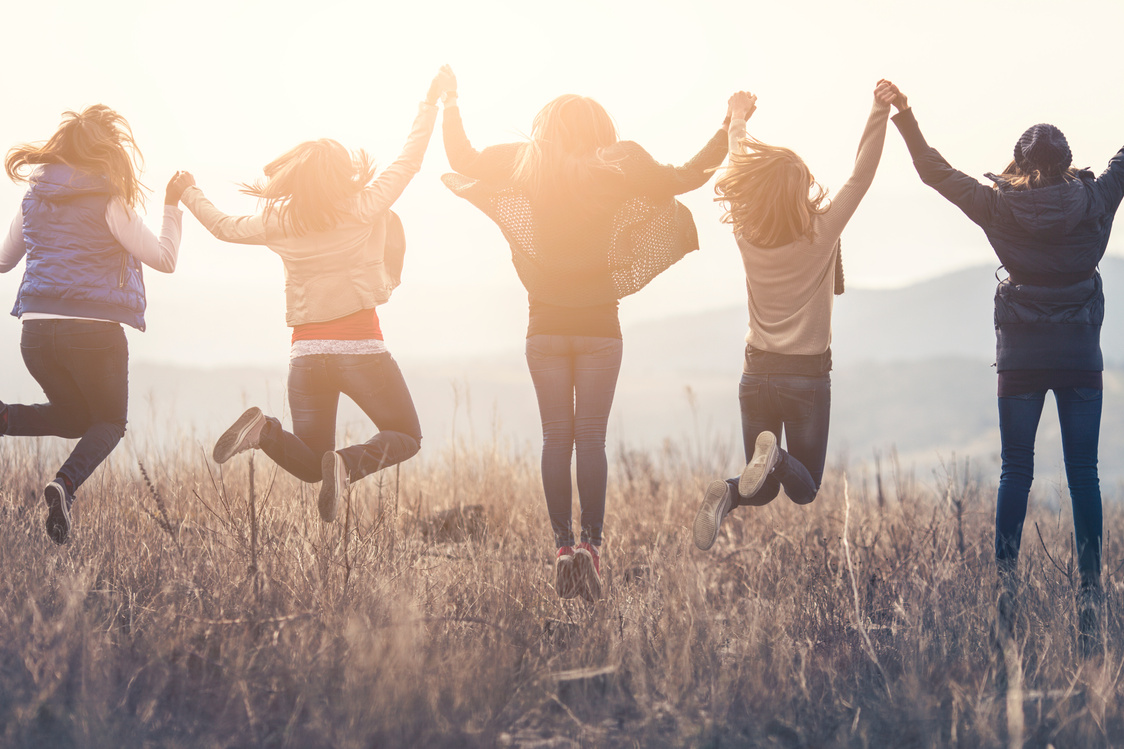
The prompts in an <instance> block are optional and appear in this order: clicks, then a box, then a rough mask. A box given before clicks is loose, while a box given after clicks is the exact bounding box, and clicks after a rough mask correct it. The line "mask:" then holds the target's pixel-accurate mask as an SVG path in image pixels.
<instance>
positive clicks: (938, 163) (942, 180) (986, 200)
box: [893, 93, 998, 226]
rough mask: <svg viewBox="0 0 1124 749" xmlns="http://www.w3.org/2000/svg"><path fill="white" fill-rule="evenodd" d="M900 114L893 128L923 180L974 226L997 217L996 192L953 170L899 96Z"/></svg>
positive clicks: (897, 105)
mask: <svg viewBox="0 0 1124 749" xmlns="http://www.w3.org/2000/svg"><path fill="white" fill-rule="evenodd" d="M894 105H895V106H896V107H897V108H898V113H897V114H896V115H894V118H893V119H894V125H896V126H897V128H898V132H900V133H901V134H902V138H904V139H905V145H906V147H907V148H908V149H909V155H910V157H912V158H913V167H914V168H915V169H916V170H917V174H918V175H919V176H920V177H921V181H922V182H924V183H925V184H926V185H928V186H929V187H932V188H933V189H934V190H936V191H937V192H939V193H940V194H941V195H943V196H944V197H945V198H946V199H947V200H948V201H949V202H951V203H952V204H953V205H955V206H956V207H957V208H959V209H960V210H961V211H963V212H964V215H965V216H967V217H968V218H970V219H971V220H972V221H974V222H975V223H977V224H979V225H981V226H984V225H986V224H987V223H988V222H989V221H990V218H991V216H992V215H993V214H994V211H995V206H996V204H997V202H998V197H997V196H996V194H995V190H994V189H992V188H990V187H985V186H984V185H982V184H980V183H979V181H978V180H976V179H975V178H974V177H970V176H969V175H967V174H965V173H964V172H961V171H959V170H957V169H953V168H952V166H951V165H950V164H949V163H948V162H947V161H945V159H944V157H943V156H941V155H940V153H939V152H938V151H937V149H935V148H933V147H932V146H930V145H929V144H928V143H926V142H925V136H924V135H922V134H921V128H920V127H918V125H917V120H916V119H915V118H914V116H913V109H912V108H910V106H909V103H908V101H907V100H906V97H905V96H904V95H902V94H900V93H899V98H898V99H896V100H895V101H894Z"/></svg>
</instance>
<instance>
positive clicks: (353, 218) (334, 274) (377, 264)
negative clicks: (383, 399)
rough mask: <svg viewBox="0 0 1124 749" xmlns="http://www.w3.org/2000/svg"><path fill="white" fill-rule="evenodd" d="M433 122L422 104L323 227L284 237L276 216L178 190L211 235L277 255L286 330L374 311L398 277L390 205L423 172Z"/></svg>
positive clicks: (397, 240)
mask: <svg viewBox="0 0 1124 749" xmlns="http://www.w3.org/2000/svg"><path fill="white" fill-rule="evenodd" d="M436 121H437V107H436V106H435V105H432V104H427V103H425V102H422V103H421V105H420V108H419V111H418V115H417V117H416V118H415V119H414V126H413V129H412V130H411V131H410V137H409V139H408V140H407V141H406V146H405V148H403V149H402V154H401V155H400V156H399V157H398V159H397V160H396V161H395V162H394V163H393V164H391V165H390V166H388V167H387V168H386V169H384V170H383V171H382V172H381V173H380V174H379V176H378V177H377V178H376V179H375V181H374V182H372V183H371V185H370V186H369V187H368V188H367V189H365V190H363V191H362V192H360V193H359V194H358V195H356V196H355V199H354V205H353V206H352V210H351V211H350V214H349V216H348V218H346V219H345V220H343V221H342V222H340V223H339V224H338V225H337V226H336V227H335V228H333V229H331V230H329V231H318V232H309V233H307V234H302V235H300V236H288V235H286V234H285V231H284V229H283V228H282V226H281V224H280V222H278V221H277V219H276V217H275V216H269V217H268V218H267V217H265V216H263V215H261V214H258V215H256V216H228V215H226V214H225V213H223V212H222V211H220V210H219V209H218V208H215V206H214V204H212V203H211V201H209V200H207V198H206V196H204V195H203V191H202V190H200V189H199V188H198V187H189V188H188V189H187V190H185V191H184V193H183V198H182V200H183V204H184V205H185V206H186V207H187V209H188V210H189V211H191V213H192V214H193V215H194V216H195V218H197V219H198V220H199V223H201V224H203V226H204V227H205V228H206V229H207V231H209V232H211V234H213V235H215V237H216V238H218V239H221V240H223V241H224V242H236V243H238V244H260V245H265V246H266V247H268V248H269V249H271V250H273V251H274V252H276V253H277V254H278V255H280V256H281V260H282V261H283V262H284V263H285V308H286V312H285V322H286V324H288V325H289V326H290V327H292V326H296V325H303V324H306V323H318V322H328V321H330V320H336V319H338V318H341V317H345V316H347V315H350V314H353V313H355V312H358V311H359V310H363V309H372V308H374V307H376V306H377V305H380V304H383V303H385V302H386V301H387V300H388V299H389V298H390V292H391V291H393V290H394V288H395V287H396V286H398V283H399V281H400V280H401V270H402V253H403V251H404V250H405V237H404V235H403V233H402V223H401V221H399V220H398V217H397V216H396V215H395V214H394V213H393V212H392V211H391V210H390V206H391V205H392V204H393V203H394V201H395V200H397V199H398V196H399V195H401V194H402V191H403V190H405V189H406V185H408V184H409V183H410V179H411V178H413V176H414V175H415V174H417V173H418V170H419V169H421V164H422V157H423V156H425V149H426V147H427V146H428V145H429V138H430V136H431V135H432V134H433V126H434V123H436Z"/></svg>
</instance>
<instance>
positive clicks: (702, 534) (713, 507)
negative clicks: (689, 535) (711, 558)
mask: <svg viewBox="0 0 1124 749" xmlns="http://www.w3.org/2000/svg"><path fill="white" fill-rule="evenodd" d="M733 505H734V488H733V487H732V486H730V485H729V484H728V483H726V482H725V481H723V480H722V479H717V480H715V481H711V482H710V486H708V487H706V494H704V495H703V501H702V504H701V505H700V506H699V512H698V514H697V515H695V546H697V547H698V548H700V549H702V550H703V551H706V550H707V549H709V548H710V547H711V546H714V542H715V541H716V540H718V528H719V526H721V525H722V519H723V518H724V517H726V513H728V512H729V511H730V508H731V507H732V506H733Z"/></svg>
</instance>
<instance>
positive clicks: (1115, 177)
mask: <svg viewBox="0 0 1124 749" xmlns="http://www.w3.org/2000/svg"><path fill="white" fill-rule="evenodd" d="M1097 187H1098V188H1099V189H1100V190H1101V195H1102V196H1103V197H1104V200H1105V202H1106V203H1107V204H1108V206H1109V208H1110V211H1111V212H1115V211H1116V209H1117V208H1118V207H1119V206H1120V200H1121V198H1124V148H1121V149H1120V150H1119V151H1117V152H1116V155H1115V156H1113V157H1112V158H1111V159H1110V160H1109V162H1108V166H1107V167H1105V170H1104V171H1103V172H1101V176H1099V177H1097Z"/></svg>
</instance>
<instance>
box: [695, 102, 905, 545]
mask: <svg viewBox="0 0 1124 749" xmlns="http://www.w3.org/2000/svg"><path fill="white" fill-rule="evenodd" d="M895 91H896V89H895V88H894V86H893V84H891V83H889V82H888V81H879V82H878V85H877V87H876V88H875V91H874V107H873V108H872V109H871V112H870V117H869V119H868V120H867V123H866V128H865V129H864V131H863V135H862V140H861V141H860V142H859V153H858V157H857V159H856V161H855V168H854V171H853V172H852V173H851V177H850V178H849V179H848V180H847V182H846V183H845V184H844V185H843V187H842V188H840V190H839V192H838V193H836V195H835V197H834V199H832V200H831V201H830V203H829V202H828V201H827V191H826V190H824V188H823V187H821V186H820V185H819V184H817V183H816V181H815V179H814V178H813V177H812V174H811V172H810V171H809V170H808V167H807V166H806V165H805V164H804V161H803V160H802V159H801V158H800V157H799V156H797V155H796V154H795V153H793V152H792V151H790V150H789V149H787V148H780V147H777V146H770V145H766V144H764V143H760V142H758V141H756V140H754V139H752V138H750V137H747V136H746V120H748V119H749V117H750V116H751V115H752V114H753V111H754V109H756V97H754V96H753V95H752V94H748V93H746V92H739V93H737V94H735V95H734V96H733V97H732V98H731V100H730V106H731V113H732V121H731V123H730V163H729V166H728V167H727V168H726V172H725V174H724V175H723V176H722V178H721V179H719V180H718V183H717V185H716V187H715V189H716V191H717V193H718V195H719V198H718V200H719V201H720V202H722V203H724V204H725V205H726V207H727V209H728V210H727V213H726V215H725V216H724V217H723V220H724V221H726V222H727V223H730V224H732V225H733V227H734V236H735V238H736V239H737V242H738V249H739V250H740V251H741V255H742V261H743V262H744V264H745V275H746V289H747V291H748V294H749V333H748V335H746V349H745V363H744V366H743V368H742V379H741V384H740V386H739V388H738V399H739V401H740V403H741V416H742V439H743V441H744V444H745V452H746V460H747V461H748V464H747V465H746V467H745V470H744V471H743V472H742V475H741V477H740V478H736V479H728V480H725V481H724V480H716V481H713V482H711V484H710V485H709V486H708V487H707V489H706V493H705V495H704V497H703V501H702V505H701V507H700V508H699V511H698V514H697V515H696V517H695V525H694V537H695V545H696V546H698V547H699V548H700V549H709V548H710V547H711V546H712V545H713V544H714V541H715V539H717V537H718V528H719V526H720V525H721V523H722V519H723V518H724V517H725V516H726V513H728V512H729V511H730V510H731V509H732V508H734V507H736V506H737V505H740V504H744V505H752V506H761V505H764V504H767V503H768V502H771V501H772V500H773V499H774V498H775V497H776V496H777V494H778V493H779V492H780V488H781V487H782V486H783V487H784V490H785V494H787V495H788V497H789V498H790V499H791V500H792V501H793V502H796V503H797V504H807V503H809V502H811V501H812V500H813V499H815V498H816V492H817V491H819V486H820V480H821V478H822V477H823V467H824V461H825V459H826V457H827V434H828V421H829V416H830V413H831V376H830V374H829V372H830V371H831V310H832V304H833V301H834V299H833V297H834V294H835V293H836V290H837V288H836V287H837V284H838V285H839V287H840V291H841V286H842V275H841V273H840V272H839V236H840V234H842V233H843V229H844V227H845V226H846V225H847V222H848V221H849V220H850V218H851V216H852V215H854V213H855V209H856V208H858V206H859V202H860V201H861V200H862V198H863V196H864V195H865V194H866V191H867V189H868V188H869V187H870V184H871V182H872V181H873V180H874V173H875V171H876V170H877V169H878V162H879V160H880V158H881V156H882V144H883V143H884V142H885V139H886V122H887V120H888V119H889V114H890V103H891V101H893V98H894V95H895ZM782 429H783V431H784V434H785V444H786V446H787V448H788V449H787V450H782V449H781V448H780V447H779V445H778V444H777V440H778V438H779V437H780V434H781V431H782ZM751 446H752V449H751Z"/></svg>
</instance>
